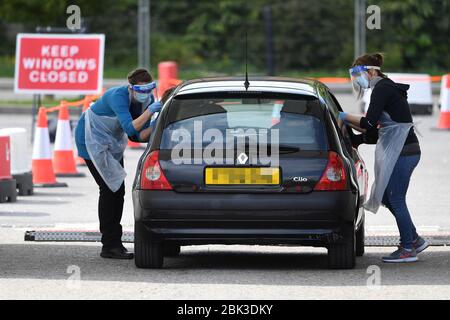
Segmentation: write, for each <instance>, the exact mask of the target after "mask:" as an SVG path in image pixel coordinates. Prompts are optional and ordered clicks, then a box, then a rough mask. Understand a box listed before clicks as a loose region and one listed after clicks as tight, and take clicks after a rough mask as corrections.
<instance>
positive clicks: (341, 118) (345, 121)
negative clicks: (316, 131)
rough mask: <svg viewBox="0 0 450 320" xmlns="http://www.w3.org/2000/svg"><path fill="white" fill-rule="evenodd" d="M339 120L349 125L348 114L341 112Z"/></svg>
mask: <svg viewBox="0 0 450 320" xmlns="http://www.w3.org/2000/svg"><path fill="white" fill-rule="evenodd" d="M339 120H341V121H342V122H344V123H347V113H346V112H339Z"/></svg>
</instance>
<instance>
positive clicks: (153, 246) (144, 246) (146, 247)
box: [134, 225, 164, 269]
mask: <svg viewBox="0 0 450 320" xmlns="http://www.w3.org/2000/svg"><path fill="white" fill-rule="evenodd" d="M134 237H135V239H134V262H135V264H136V267H138V268H142V269H160V268H162V266H163V263H164V254H163V253H164V251H163V244H162V243H161V242H154V241H151V240H150V239H148V238H147V236H146V231H145V228H142V227H138V226H137V225H135V228H134Z"/></svg>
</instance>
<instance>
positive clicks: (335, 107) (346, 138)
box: [325, 91, 353, 154]
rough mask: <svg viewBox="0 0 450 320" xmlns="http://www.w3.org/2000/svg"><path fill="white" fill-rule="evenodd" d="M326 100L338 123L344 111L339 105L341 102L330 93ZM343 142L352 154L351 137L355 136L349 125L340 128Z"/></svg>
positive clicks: (327, 94)
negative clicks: (340, 114)
mask: <svg viewBox="0 0 450 320" xmlns="http://www.w3.org/2000/svg"><path fill="white" fill-rule="evenodd" d="M325 100H326V102H327V104H328V106H329V110H330V111H331V114H333V116H334V117H335V119H336V121H337V119H338V118H339V112H341V111H342V108H341V106H340V105H339V102H338V101H337V99H336V97H335V96H334V95H333V94H332V93H331V92H329V91H327V93H326V95H325ZM340 132H341V137H342V142H343V143H344V145H345V147H346V149H347V151H348V152H350V154H352V152H353V147H352V139H351V135H352V134H353V131H352V128H350V127H348V126H347V125H343V126H342V127H340Z"/></svg>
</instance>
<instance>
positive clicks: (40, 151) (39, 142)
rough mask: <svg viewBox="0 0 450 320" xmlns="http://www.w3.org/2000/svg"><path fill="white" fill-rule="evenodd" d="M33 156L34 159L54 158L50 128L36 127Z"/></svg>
mask: <svg viewBox="0 0 450 320" xmlns="http://www.w3.org/2000/svg"><path fill="white" fill-rule="evenodd" d="M32 158H33V160H38V159H51V158H52V152H51V150H50V136H49V133H48V128H36V132H35V133H34V144H33V156H32Z"/></svg>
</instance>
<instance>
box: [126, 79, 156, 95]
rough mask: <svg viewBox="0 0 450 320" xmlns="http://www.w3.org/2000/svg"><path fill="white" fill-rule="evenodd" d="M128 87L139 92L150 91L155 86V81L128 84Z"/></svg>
mask: <svg viewBox="0 0 450 320" xmlns="http://www.w3.org/2000/svg"><path fill="white" fill-rule="evenodd" d="M130 87H131V89H132V90H133V91H136V92H139V93H151V92H152V91H153V90H154V89H155V88H156V82H155V81H153V82H150V83H149V84H143V85H139V84H135V85H132V84H130Z"/></svg>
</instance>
